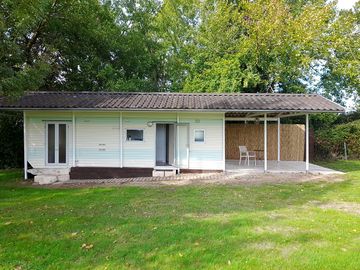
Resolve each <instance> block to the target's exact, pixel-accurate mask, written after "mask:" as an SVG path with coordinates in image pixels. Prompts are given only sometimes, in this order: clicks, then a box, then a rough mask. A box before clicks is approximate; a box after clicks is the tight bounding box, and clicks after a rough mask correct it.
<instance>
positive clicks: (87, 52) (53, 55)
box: [0, 0, 160, 95]
mask: <svg viewBox="0 0 360 270" xmlns="http://www.w3.org/2000/svg"><path fill="white" fill-rule="evenodd" d="M152 4H153V2H152V1H148V2H146V1H141V2H139V3H138V2H135V1H126V0H124V1H112V2H110V1H104V2H102V3H100V2H99V1H98V0H90V1H85V0H80V1H75V0H62V1H60V0H35V1H20V0H4V1H2V3H1V4H0V12H1V13H0V15H1V17H0V33H1V35H2V39H1V41H0V79H1V82H0V93H3V94H6V95H15V94H17V95H19V94H22V92H23V91H26V90H70V91H71V90H78V91H79V90H81V91H84V90H87V91H97V90H109V89H111V90H125V89H126V90H144V89H146V88H149V90H155V89H156V87H157V83H158V81H159V78H158V73H160V71H158V70H157V69H158V61H157V59H158V56H157V48H156V43H154V42H152V37H150V36H149V34H148V32H149V29H150V21H151V16H152V13H151V12H152V11H151V9H153V8H154V5H152ZM150 11H151V12H150Z"/></svg>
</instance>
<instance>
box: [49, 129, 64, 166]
mask: <svg viewBox="0 0 360 270" xmlns="http://www.w3.org/2000/svg"><path fill="white" fill-rule="evenodd" d="M68 130H69V125H68V124H67V123H63V122H47V123H46V163H47V164H49V165H66V164H68V149H69V147H68V145H69V136H68V133H69V131H68Z"/></svg>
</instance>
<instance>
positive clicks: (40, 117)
mask: <svg viewBox="0 0 360 270" xmlns="http://www.w3.org/2000/svg"><path fill="white" fill-rule="evenodd" d="M177 116H178V117H179V122H180V123H188V124H189V136H190V137H189V142H190V152H189V158H190V159H189V168H190V169H217V170H221V169H223V164H224V161H223V139H224V138H223V113H178V114H177V113H165V112H123V113H122V118H123V122H122V126H123V129H122V131H120V113H119V112H75V123H76V124H75V143H76V149H75V164H76V166H97V167H119V166H121V155H122V158H123V167H153V166H154V165H155V136H156V125H155V124H153V125H151V124H150V122H153V121H154V122H156V121H158V122H176V120H177ZM47 120H48V121H51V120H54V121H59V120H64V121H68V123H69V151H68V160H69V167H71V166H72V112H48V111H43V112H27V135H28V138H27V144H28V160H29V162H30V164H31V165H32V166H33V167H35V168H43V167H45V166H46V161H45V123H46V121H47ZM127 129H142V130H144V141H142V142H140V141H127V140H126V130H127ZM195 129H203V130H205V142H204V143H196V142H195V141H194V130H195ZM120 132H122V134H120ZM121 135H122V136H121ZM180 135H181V136H182V134H180ZM121 137H122V140H123V141H122V145H123V149H122V151H121V149H120V145H121V143H120V138H121ZM183 139H184V138H183V137H180V138H179V140H180V141H182V140H183ZM175 145H176V141H175ZM184 151H185V152H184ZM180 153H182V155H183V154H185V155H186V149H184V148H182V149H180ZM175 158H176V155H175ZM181 167H182V168H187V164H185V163H184V164H182V166H181Z"/></svg>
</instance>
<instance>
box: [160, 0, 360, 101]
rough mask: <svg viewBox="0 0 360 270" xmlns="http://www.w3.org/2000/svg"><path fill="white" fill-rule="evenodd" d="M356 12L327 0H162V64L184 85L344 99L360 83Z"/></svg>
mask: <svg viewBox="0 0 360 270" xmlns="http://www.w3.org/2000/svg"><path fill="white" fill-rule="evenodd" d="M356 16H358V9H355V10H354V11H344V12H341V13H340V14H338V12H337V11H336V10H335V7H334V4H333V3H328V2H327V1H324V0H313V1H306V0H304V1H285V0H261V1H225V0H208V1H196V0H193V1H189V2H187V1H182V0H168V1H164V6H163V8H162V9H161V11H160V13H159V16H158V23H159V24H160V25H162V26H163V25H166V31H162V32H160V33H159V35H160V36H161V37H162V38H163V39H164V40H165V43H164V45H165V48H167V52H170V53H168V57H167V59H169V60H168V62H167V65H166V66H165V72H166V74H168V76H169V78H170V81H171V82H174V81H175V82H176V83H174V84H172V88H173V89H175V90H185V91H188V92H272V91H282V92H309V91H310V92H313V91H315V92H316V91H320V90H321V91H323V92H324V93H327V94H328V95H332V96H336V97H337V98H338V99H341V98H342V97H343V95H344V91H342V90H346V91H345V93H351V92H354V90H356V89H357V90H358V89H359V83H358V79H359V76H358V72H357V70H359V68H357V67H358V65H359V62H360V61H359V60H360V58H359V57H358V55H357V54H358V53H359V50H358V49H357V48H359V43H358V41H359V36H358V31H357V27H358V21H357V20H356V18H357V17H356ZM164 28H165V27H163V29H164ZM179 34H180V37H179ZM166 41H169V42H166ZM171 41H174V42H171ZM347 45H351V46H347ZM354 51H356V52H354ZM174 52H175V53H174ZM334 52H336V53H334ZM351 54H352V55H353V56H354V57H353V58H351V62H349V61H348V59H350V58H349V57H350V55H351ZM354 54H355V55H354ZM319 78H321V80H320V82H319V83H318V84H314V83H313V82H314V81H317V80H318V79H319ZM310 82H312V83H310ZM334 85H337V86H336V87H337V88H336V89H335V90H334Z"/></svg>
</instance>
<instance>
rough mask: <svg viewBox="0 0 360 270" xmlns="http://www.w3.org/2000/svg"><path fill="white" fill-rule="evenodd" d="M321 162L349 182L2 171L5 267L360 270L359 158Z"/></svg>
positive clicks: (0, 223) (0, 238)
mask: <svg viewBox="0 0 360 270" xmlns="http://www.w3.org/2000/svg"><path fill="white" fill-rule="evenodd" d="M322 165H328V166H329V167H332V168H336V169H341V170H344V171H349V173H348V174H347V175H346V176H345V177H346V180H345V181H343V182H332V183H330V182H325V181H323V182H318V183H303V184H295V183H294V184H279V185H274V184H273V185H257V186H255V185H242V186H234V185H232V186H216V185H210V186H186V187H117V188H116V187H115V188H78V189H53V188H51V189H48V188H35V187H28V186H26V185H25V186H24V185H23V184H21V182H20V180H16V179H17V178H19V177H21V172H18V171H2V172H0V268H1V269H14V268H16V267H18V269H20V268H21V269H359V268H360V214H359V213H358V212H356V211H360V161H347V162H344V161H343V162H336V163H328V164H322ZM324 205H325V206H328V207H327V208H324V207H323V206H324ZM332 205H333V206H334V207H333V208H332V207H331V206H332ZM337 205H343V206H344V205H345V206H347V208H346V211H343V210H341V209H338V208H337V207H336V206H337ZM329 206H330V207H329ZM83 244H86V245H87V246H88V247H89V246H90V245H93V247H92V248H89V249H86V248H82V245H83Z"/></svg>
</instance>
